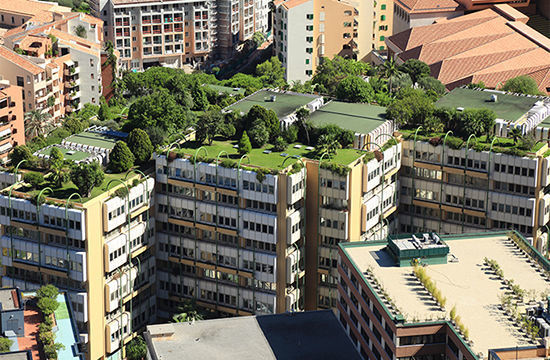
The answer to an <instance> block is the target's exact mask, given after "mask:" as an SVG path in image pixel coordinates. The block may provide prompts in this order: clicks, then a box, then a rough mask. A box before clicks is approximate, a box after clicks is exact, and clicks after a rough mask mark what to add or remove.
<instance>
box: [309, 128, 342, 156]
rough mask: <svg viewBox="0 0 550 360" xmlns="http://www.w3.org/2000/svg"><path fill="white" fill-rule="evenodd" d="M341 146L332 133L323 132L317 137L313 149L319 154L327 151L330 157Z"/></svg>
mask: <svg viewBox="0 0 550 360" xmlns="http://www.w3.org/2000/svg"><path fill="white" fill-rule="evenodd" d="M341 147H342V145H340V143H339V142H338V139H336V136H334V134H323V135H321V136H319V139H318V140H317V145H316V146H315V151H316V152H317V154H318V155H319V156H321V155H322V154H324V153H327V154H328V156H329V157H332V156H333V155H334V154H336V151H337V150H338V149H340V148H341Z"/></svg>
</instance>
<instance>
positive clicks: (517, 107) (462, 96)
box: [436, 88, 538, 121]
mask: <svg viewBox="0 0 550 360" xmlns="http://www.w3.org/2000/svg"><path fill="white" fill-rule="evenodd" d="M491 95H497V97H498V101H497V102H492V101H491ZM537 101H538V99H537V98H532V97H528V96H514V95H507V94H500V93H495V92H489V91H479V90H473V89H464V88H456V89H454V90H453V91H451V92H450V93H448V94H447V95H445V96H444V97H442V98H441V99H439V100H438V101H437V103H436V106H437V107H443V106H446V107H450V108H454V109H456V108H458V107H463V108H465V109H482V108H486V109H491V110H493V111H494V112H495V113H496V114H497V118H499V119H503V120H508V121H516V120H518V119H519V118H520V117H521V116H522V115H523V114H525V113H526V112H527V111H529V110H530V109H531V108H532V107H533V105H534V104H535V102H537Z"/></svg>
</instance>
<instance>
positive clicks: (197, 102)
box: [191, 84, 209, 111]
mask: <svg viewBox="0 0 550 360" xmlns="http://www.w3.org/2000/svg"><path fill="white" fill-rule="evenodd" d="M191 96H192V97H193V105H194V106H193V110H195V111H202V110H206V108H207V107H208V105H209V103H208V98H207V97H206V93H205V92H204V90H203V88H202V86H200V85H198V84H195V86H194V87H193V90H192V91H191Z"/></svg>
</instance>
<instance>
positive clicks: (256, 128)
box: [249, 121, 269, 148]
mask: <svg viewBox="0 0 550 360" xmlns="http://www.w3.org/2000/svg"><path fill="white" fill-rule="evenodd" d="M249 133H250V142H251V144H252V146H253V147H255V148H260V147H262V146H264V145H265V144H266V143H267V141H268V140H269V131H268V129H267V127H266V126H265V124H264V123H263V122H261V121H254V123H253V124H252V128H251V129H250V131H249Z"/></svg>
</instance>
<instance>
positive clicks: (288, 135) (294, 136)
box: [282, 124, 298, 144]
mask: <svg viewBox="0 0 550 360" xmlns="http://www.w3.org/2000/svg"><path fill="white" fill-rule="evenodd" d="M282 136H283V139H284V140H285V141H286V142H287V143H289V144H292V143H294V142H296V140H298V127H297V126H296V125H294V124H292V125H291V126H289V127H288V128H287V129H286V130H284V131H283V133H282Z"/></svg>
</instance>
